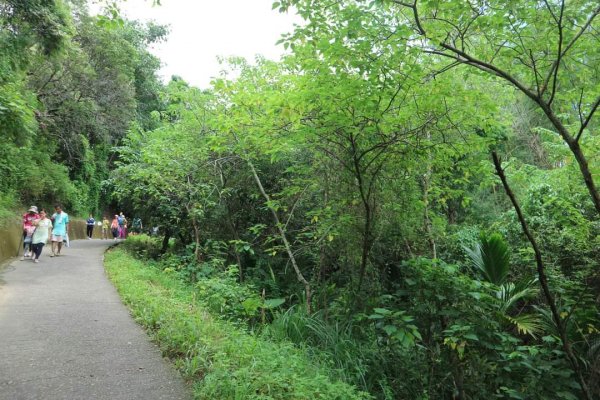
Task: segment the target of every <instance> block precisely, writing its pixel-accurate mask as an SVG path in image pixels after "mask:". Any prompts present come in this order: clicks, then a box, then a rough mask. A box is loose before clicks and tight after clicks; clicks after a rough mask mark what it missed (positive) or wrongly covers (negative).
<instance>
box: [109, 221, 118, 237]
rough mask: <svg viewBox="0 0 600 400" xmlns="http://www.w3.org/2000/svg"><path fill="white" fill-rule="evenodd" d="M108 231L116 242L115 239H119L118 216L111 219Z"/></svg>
mask: <svg viewBox="0 0 600 400" xmlns="http://www.w3.org/2000/svg"><path fill="white" fill-rule="evenodd" d="M110 230H111V232H112V235H113V238H114V240H117V238H118V237H119V216H118V215H115V217H114V218H113V220H112V223H111V224H110Z"/></svg>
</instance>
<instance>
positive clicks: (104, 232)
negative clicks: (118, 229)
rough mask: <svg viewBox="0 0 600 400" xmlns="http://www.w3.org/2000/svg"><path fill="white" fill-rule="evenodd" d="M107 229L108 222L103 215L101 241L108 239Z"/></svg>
mask: <svg viewBox="0 0 600 400" xmlns="http://www.w3.org/2000/svg"><path fill="white" fill-rule="evenodd" d="M109 227H110V221H109V220H108V217H107V216H106V215H105V216H104V218H102V240H104V239H108V230H109Z"/></svg>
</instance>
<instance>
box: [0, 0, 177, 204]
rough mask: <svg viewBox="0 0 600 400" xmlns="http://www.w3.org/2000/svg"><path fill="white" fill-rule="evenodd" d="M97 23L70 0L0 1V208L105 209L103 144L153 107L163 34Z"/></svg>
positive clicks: (107, 164) (107, 156)
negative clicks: (154, 46)
mask: <svg viewBox="0 0 600 400" xmlns="http://www.w3.org/2000/svg"><path fill="white" fill-rule="evenodd" d="M121 22H122V23H121V24H116V23H115V24H107V23H106V17H103V16H100V17H94V16H90V15H88V13H87V11H86V5H85V3H84V2H79V1H73V2H69V1H62V0H45V1H20V0H19V1H13V0H3V1H0V127H1V129H2V138H3V143H2V144H1V145H0V186H2V193H3V195H2V196H3V201H2V203H1V206H2V207H6V208H3V209H4V210H6V209H11V208H14V207H15V206H16V205H18V204H29V203H32V204H34V203H35V204H39V205H45V206H50V205H51V204H52V203H54V202H63V203H64V204H65V207H66V209H67V210H69V212H72V213H75V214H80V215H86V214H87V213H88V212H94V211H97V210H99V209H101V208H103V207H104V206H106V205H107V202H109V199H108V198H107V197H106V196H105V194H103V192H102V188H101V183H102V181H103V180H105V179H106V178H107V177H108V174H109V169H110V168H111V164H112V163H111V159H112V147H113V146H114V145H115V144H118V143H119V141H120V140H121V138H122V137H123V136H124V135H125V134H126V132H127V130H128V129H129V128H130V127H131V126H132V125H136V126H137V125H140V126H143V127H144V128H151V127H152V123H151V117H150V113H151V111H154V110H157V109H160V101H159V98H158V91H159V89H160V86H161V84H160V82H159V81H158V79H157V77H156V71H157V70H158V68H159V61H158V59H156V58H155V57H153V56H152V55H150V53H148V51H147V47H148V46H149V45H150V44H151V43H153V42H155V41H157V40H161V39H162V38H163V37H164V35H165V33H166V32H165V29H164V28H162V27H159V26H154V25H149V26H141V25H139V24H137V23H134V22H126V21H121Z"/></svg>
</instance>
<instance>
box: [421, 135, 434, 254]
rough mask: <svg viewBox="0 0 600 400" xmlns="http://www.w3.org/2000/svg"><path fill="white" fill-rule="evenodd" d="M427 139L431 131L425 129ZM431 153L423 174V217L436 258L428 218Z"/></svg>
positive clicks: (428, 154) (429, 138)
mask: <svg viewBox="0 0 600 400" xmlns="http://www.w3.org/2000/svg"><path fill="white" fill-rule="evenodd" d="M427 140H428V141H431V133H430V132H429V131H427ZM431 158H432V155H431V150H429V151H428V152H427V171H426V172H425V175H424V176H423V205H424V210H423V217H424V222H425V232H426V233H427V241H428V242H429V247H430V248H431V256H432V258H437V250H436V245H435V238H434V237H433V229H432V226H431V225H432V224H431V218H429V186H430V183H431V175H432V169H433V168H432V159H431Z"/></svg>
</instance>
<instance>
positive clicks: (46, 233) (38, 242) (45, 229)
mask: <svg viewBox="0 0 600 400" xmlns="http://www.w3.org/2000/svg"><path fill="white" fill-rule="evenodd" d="M33 224H34V225H35V232H34V233H33V237H32V240H31V248H32V252H33V256H32V257H31V258H32V259H33V262H34V263H38V262H40V255H41V254H42V249H43V248H44V245H45V244H46V243H47V242H48V238H49V237H50V232H51V231H52V221H50V220H49V219H48V218H46V210H43V209H42V210H40V218H39V219H36V220H35V221H34V222H33Z"/></svg>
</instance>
